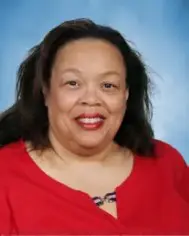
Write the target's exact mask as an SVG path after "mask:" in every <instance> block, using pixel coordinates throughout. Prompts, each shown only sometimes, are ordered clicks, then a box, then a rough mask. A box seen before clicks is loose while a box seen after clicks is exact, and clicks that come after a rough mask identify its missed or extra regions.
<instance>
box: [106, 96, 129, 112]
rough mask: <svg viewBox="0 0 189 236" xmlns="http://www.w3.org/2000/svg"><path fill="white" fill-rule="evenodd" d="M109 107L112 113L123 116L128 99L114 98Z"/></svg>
mask: <svg viewBox="0 0 189 236" xmlns="http://www.w3.org/2000/svg"><path fill="white" fill-rule="evenodd" d="M109 107H110V111H111V114H114V115H115V116H123V114H124V113H125V110H126V101H125V99H124V98H123V97H121V98H119V99H112V100H111V103H110V106H109Z"/></svg>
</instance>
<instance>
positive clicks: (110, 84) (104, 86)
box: [103, 83, 117, 90]
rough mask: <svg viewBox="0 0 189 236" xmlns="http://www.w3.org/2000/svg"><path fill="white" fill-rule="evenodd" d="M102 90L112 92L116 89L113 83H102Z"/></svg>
mask: <svg viewBox="0 0 189 236" xmlns="http://www.w3.org/2000/svg"><path fill="white" fill-rule="evenodd" d="M103 88H104V89H106V90H113V89H116V88H117V85H115V84H113V83H103Z"/></svg>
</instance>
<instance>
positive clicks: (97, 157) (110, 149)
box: [50, 136, 120, 164]
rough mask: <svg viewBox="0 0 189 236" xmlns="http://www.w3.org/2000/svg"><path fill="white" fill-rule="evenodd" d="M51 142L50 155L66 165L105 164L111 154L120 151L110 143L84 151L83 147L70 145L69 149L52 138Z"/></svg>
mask: <svg viewBox="0 0 189 236" xmlns="http://www.w3.org/2000/svg"><path fill="white" fill-rule="evenodd" d="M50 141H51V145H52V148H51V153H54V155H55V156H56V157H58V158H59V159H61V160H63V161H64V162H65V163H67V164H71V163H72V162H99V163H100V162H101V163H105V162H107V161H110V159H111V158H110V157H111V156H112V154H113V153H116V152H118V151H120V147H119V146H118V145H117V144H115V143H114V142H111V143H109V144H107V145H106V147H97V148H93V149H92V148H91V149H89V148H88V149H86V148H84V147H74V145H73V144H72V145H71V144H70V145H69V148H67V147H66V146H65V145H63V144H62V143H60V142H59V141H57V140H56V139H55V138H54V137H53V136H50Z"/></svg>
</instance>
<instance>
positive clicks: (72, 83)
mask: <svg viewBox="0 0 189 236" xmlns="http://www.w3.org/2000/svg"><path fill="white" fill-rule="evenodd" d="M65 84H66V85H68V86H69V87H78V86H79V83H78V82H77V81H75V80H70V81H67V82H66V83H65Z"/></svg>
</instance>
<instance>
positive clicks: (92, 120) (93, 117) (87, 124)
mask: <svg viewBox="0 0 189 236" xmlns="http://www.w3.org/2000/svg"><path fill="white" fill-rule="evenodd" d="M104 120H105V117H104V116H103V115H102V114H99V113H93V114H86V113H83V114H80V115H79V116H78V117H77V118H76V122H77V124H78V125H79V126H80V127H81V128H83V129H85V130H97V129H99V128H100V127H101V126H102V125H103V124H104Z"/></svg>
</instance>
